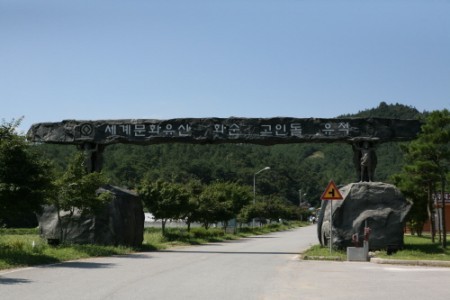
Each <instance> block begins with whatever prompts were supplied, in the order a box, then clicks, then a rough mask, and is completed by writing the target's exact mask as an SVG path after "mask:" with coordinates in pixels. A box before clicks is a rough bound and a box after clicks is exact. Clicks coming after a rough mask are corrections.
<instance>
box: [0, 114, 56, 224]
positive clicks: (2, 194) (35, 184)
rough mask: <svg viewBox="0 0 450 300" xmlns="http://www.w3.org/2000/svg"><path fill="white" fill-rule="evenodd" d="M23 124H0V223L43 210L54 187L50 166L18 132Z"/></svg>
mask: <svg viewBox="0 0 450 300" xmlns="http://www.w3.org/2000/svg"><path fill="white" fill-rule="evenodd" d="M20 121H21V119H19V120H13V121H11V122H4V121H3V123H2V124H0V223H2V219H9V220H11V219H14V218H18V217H23V216H24V215H26V214H27V213H33V212H38V211H40V209H41V205H42V204H43V203H44V202H45V200H46V197H47V195H48V193H49V190H50V187H51V181H52V177H51V174H52V168H51V165H50V163H49V162H48V161H47V160H42V159H40V157H39V156H38V154H37V153H36V152H35V151H34V150H35V149H34V148H33V147H31V146H30V145H29V144H27V143H26V141H25V138H24V137H23V136H19V135H18V134H17V133H16V129H17V127H18V126H19V125H20Z"/></svg>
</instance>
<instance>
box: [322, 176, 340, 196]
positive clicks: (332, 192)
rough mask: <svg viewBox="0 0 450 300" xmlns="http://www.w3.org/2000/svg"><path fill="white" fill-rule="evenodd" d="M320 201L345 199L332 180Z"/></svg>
mask: <svg viewBox="0 0 450 300" xmlns="http://www.w3.org/2000/svg"><path fill="white" fill-rule="evenodd" d="M320 199H322V200H342V199H344V197H342V195H341V192H339V189H338V188H337V186H336V184H335V183H334V181H333V180H330V182H329V183H328V185H327V188H326V189H325V191H324V192H323V194H322V196H321V197H320Z"/></svg>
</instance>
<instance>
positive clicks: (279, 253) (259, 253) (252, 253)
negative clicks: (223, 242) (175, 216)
mask: <svg viewBox="0 0 450 300" xmlns="http://www.w3.org/2000/svg"><path fill="white" fill-rule="evenodd" d="M159 252H165V253H192V254H200V253H201V254H251V255H255V254H258V255H267V254H269V255H297V254H299V253H298V252H258V251H201V250H161V251H159Z"/></svg>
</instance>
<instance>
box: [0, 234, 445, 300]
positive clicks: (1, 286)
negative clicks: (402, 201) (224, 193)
mask: <svg viewBox="0 0 450 300" xmlns="http://www.w3.org/2000/svg"><path fill="white" fill-rule="evenodd" d="M315 230H316V228H315V226H311V227H305V228H300V229H296V230H292V231H287V232H281V233H274V234H268V235H264V236H258V237H254V238H246V239H242V240H238V241H232V242H226V243H215V244H210V245H205V246H194V247H183V248H176V249H172V250H170V251H164V252H148V253H139V254H133V255H126V256H119V257H106V258H96V259H88V260H80V261H73V262H67V263H62V264H57V265H51V266H43V267H36V268H26V269H18V270H12V271H0V299H21V300H25V299H34V300H35V299H46V300H51V299H58V300H59V299H196V300H202V299H205V300H206V299H208V300H211V299H377V300H379V299H390V300H391V299H408V300H412V299H428V298H429V299H433V300H437V299H446V300H447V299H450V268H430V267H408V266H393V265H378V264H373V263H360V262H317V261H301V260H299V259H298V253H299V252H300V251H301V250H303V249H306V248H307V247H309V246H310V245H311V244H316V243H317V239H316V235H315Z"/></svg>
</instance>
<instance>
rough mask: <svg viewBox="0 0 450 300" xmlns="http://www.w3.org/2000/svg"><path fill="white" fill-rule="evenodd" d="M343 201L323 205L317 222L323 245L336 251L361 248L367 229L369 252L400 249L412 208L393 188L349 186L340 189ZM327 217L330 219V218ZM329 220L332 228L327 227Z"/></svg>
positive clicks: (363, 184) (369, 184)
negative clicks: (351, 247) (357, 244)
mask: <svg viewBox="0 0 450 300" xmlns="http://www.w3.org/2000/svg"><path fill="white" fill-rule="evenodd" d="M339 191H340V193H341V194H342V196H343V198H344V199H343V200H335V201H334V202H333V211H332V212H330V207H329V201H323V202H322V207H321V213H320V215H319V220H318V225H317V226H318V227H317V229H318V237H319V240H320V243H321V244H322V245H324V246H325V245H329V243H330V241H329V239H330V228H331V227H332V228H333V234H332V238H333V240H332V241H331V242H332V244H333V245H334V246H335V247H336V248H340V249H345V247H350V246H354V245H355V241H359V246H362V245H363V240H364V235H365V232H364V230H365V228H369V229H370V236H369V238H368V241H369V247H370V249H371V250H377V249H388V248H395V249H400V248H402V247H403V229H404V225H405V217H406V215H407V213H408V212H409V209H410V208H411V203H409V202H408V201H407V200H406V199H405V197H404V196H403V195H402V193H401V192H400V190H399V189H397V188H396V187H395V186H394V185H391V184H387V183H382V182H358V183H351V184H348V185H346V186H344V187H342V188H340V189H339ZM330 213H331V214H332V218H330ZM330 219H331V220H332V225H333V226H330Z"/></svg>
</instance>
